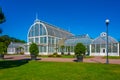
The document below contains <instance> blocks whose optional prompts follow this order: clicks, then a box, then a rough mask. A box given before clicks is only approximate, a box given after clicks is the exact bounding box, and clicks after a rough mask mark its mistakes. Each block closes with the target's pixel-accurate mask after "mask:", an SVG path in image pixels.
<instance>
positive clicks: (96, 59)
mask: <svg viewBox="0 0 120 80" xmlns="http://www.w3.org/2000/svg"><path fill="white" fill-rule="evenodd" d="M5 59H6V60H20V59H30V57H27V56H26V55H5ZM39 59H40V61H50V62H51V61H53V62H75V58H38V60H39ZM83 62H87V63H106V59H102V57H94V58H84V60H83ZM109 63H110V64H120V59H109Z"/></svg>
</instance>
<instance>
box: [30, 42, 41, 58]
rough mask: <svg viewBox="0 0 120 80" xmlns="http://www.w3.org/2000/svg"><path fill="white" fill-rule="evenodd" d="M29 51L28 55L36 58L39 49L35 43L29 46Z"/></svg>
mask: <svg viewBox="0 0 120 80" xmlns="http://www.w3.org/2000/svg"><path fill="white" fill-rule="evenodd" d="M29 51H30V54H31V55H35V56H37V55H38V53H39V49H38V46H37V44H35V43H32V44H30V48H29Z"/></svg>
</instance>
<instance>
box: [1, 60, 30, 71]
mask: <svg viewBox="0 0 120 80" xmlns="http://www.w3.org/2000/svg"><path fill="white" fill-rule="evenodd" d="M29 60H30V59H21V60H2V61H0V69H5V68H12V67H18V66H21V65H24V64H27V63H28V62H29Z"/></svg>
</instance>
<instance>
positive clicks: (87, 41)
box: [64, 34, 92, 54]
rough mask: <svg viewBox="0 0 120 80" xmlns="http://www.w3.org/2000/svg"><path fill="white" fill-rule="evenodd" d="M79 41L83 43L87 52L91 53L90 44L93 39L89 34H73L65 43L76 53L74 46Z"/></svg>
mask: <svg viewBox="0 0 120 80" xmlns="http://www.w3.org/2000/svg"><path fill="white" fill-rule="evenodd" d="M77 43H83V44H84V45H85V46H86V48H87V52H86V54H89V45H90V44H91V43H92V39H91V38H90V37H89V35H88V34H84V35H78V36H73V37H70V38H68V39H67V40H65V42H64V45H65V46H66V47H68V46H69V47H70V52H71V53H73V54H74V47H75V46H76V44H77ZM65 52H67V48H65Z"/></svg>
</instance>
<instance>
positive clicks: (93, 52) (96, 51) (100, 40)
mask: <svg viewBox="0 0 120 80" xmlns="http://www.w3.org/2000/svg"><path fill="white" fill-rule="evenodd" d="M106 36H107V34H106V33H105V32H102V33H101V34H100V36H99V37H97V38H96V39H94V40H93V41H92V43H91V44H90V56H106V55H107V54H106V53H107V52H106V45H107V44H106V43H107V42H106V39H107V38H106ZM108 55H109V56H119V42H118V41H117V40H115V39H114V38H113V37H111V36H108Z"/></svg>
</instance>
